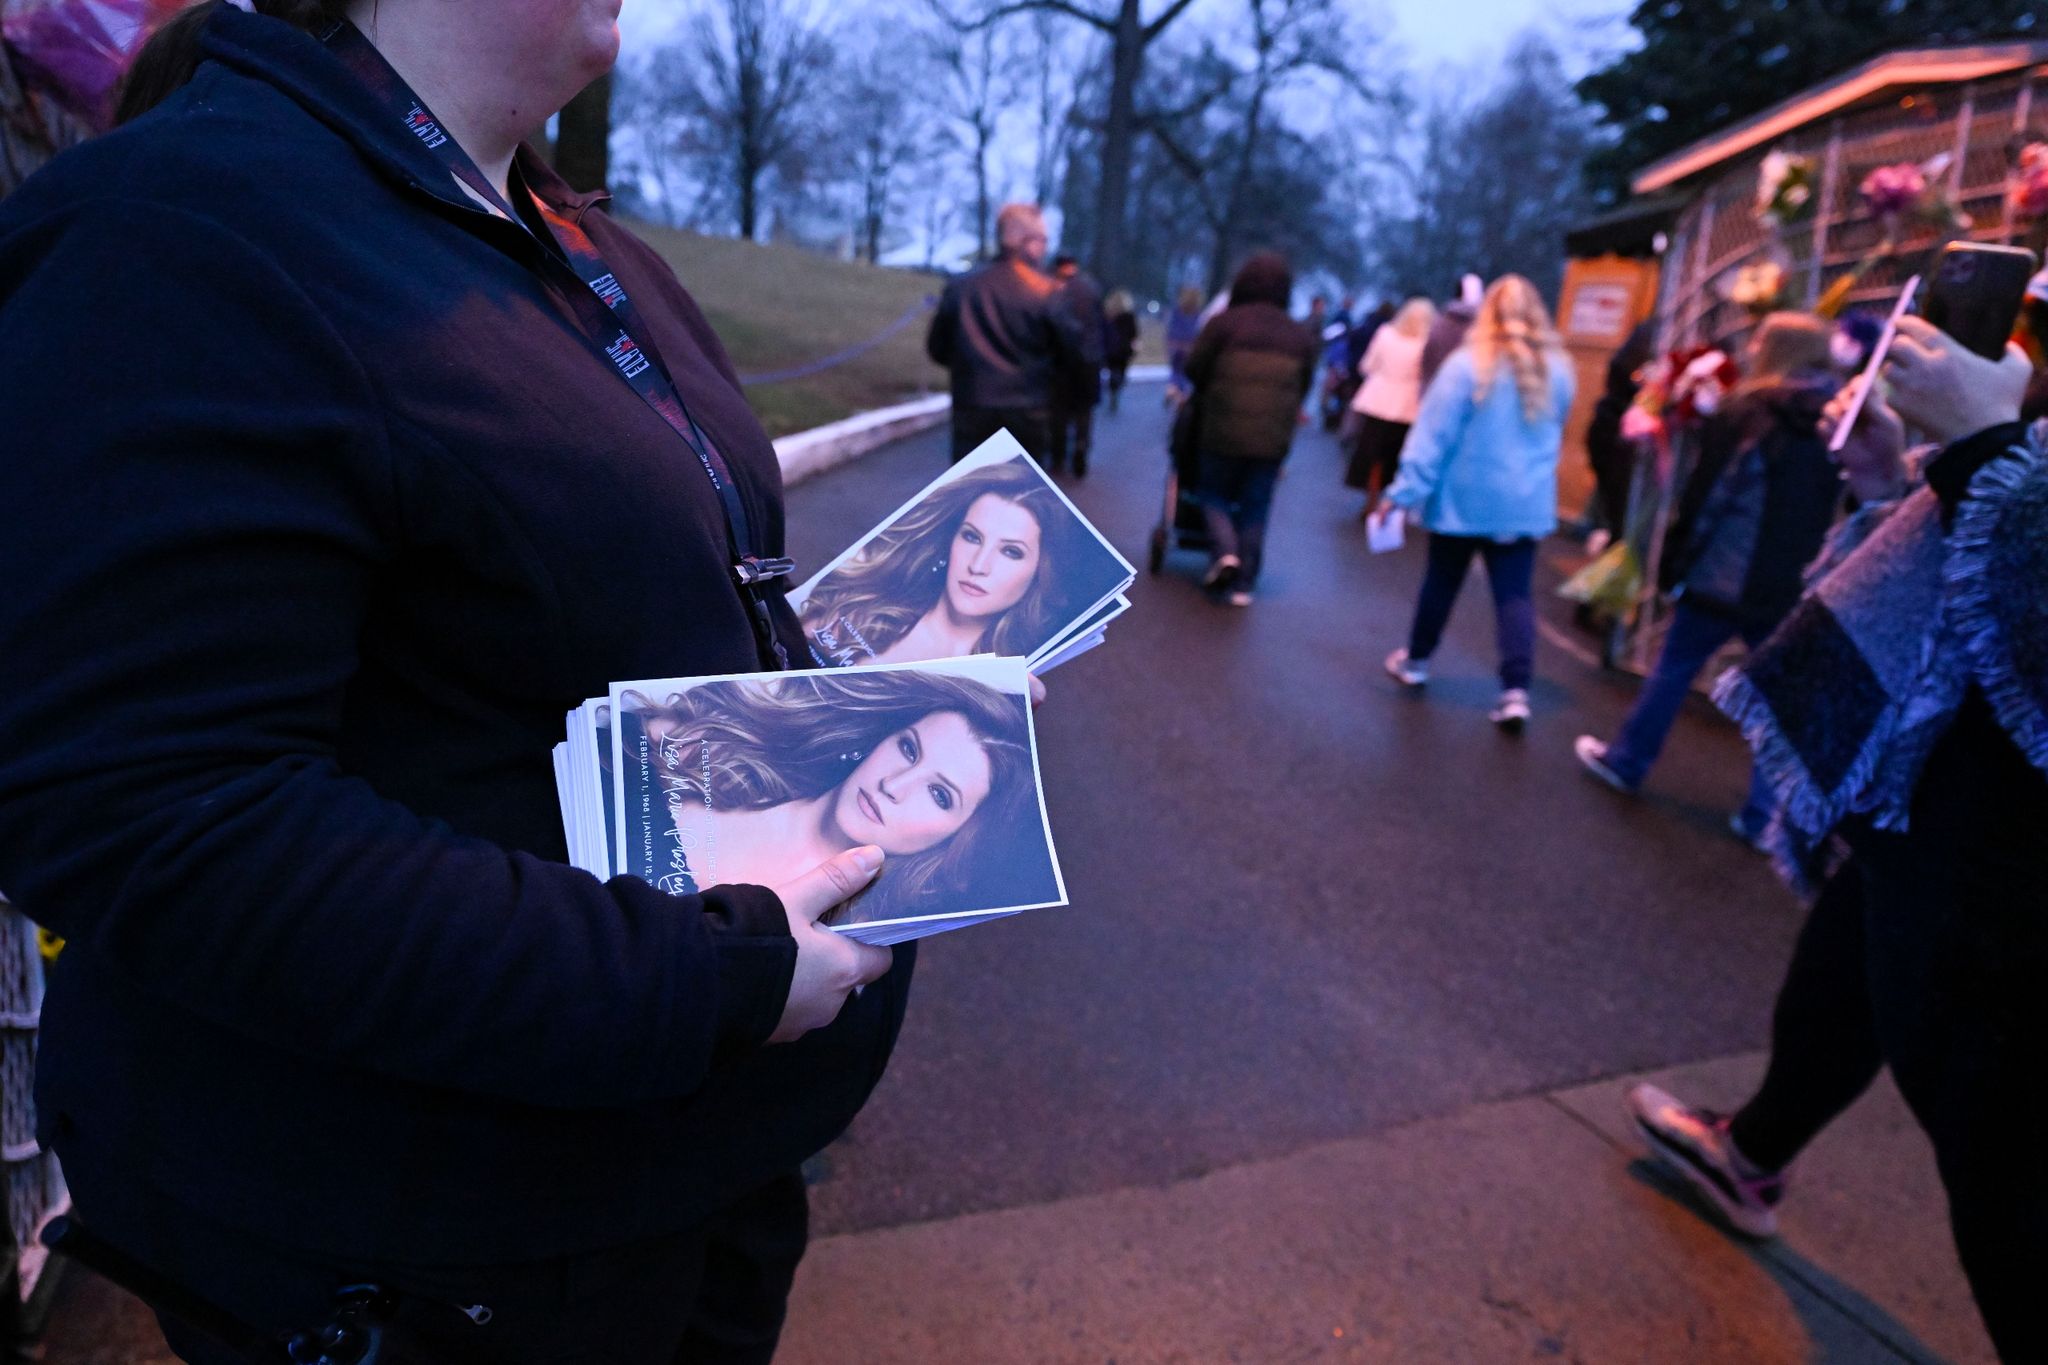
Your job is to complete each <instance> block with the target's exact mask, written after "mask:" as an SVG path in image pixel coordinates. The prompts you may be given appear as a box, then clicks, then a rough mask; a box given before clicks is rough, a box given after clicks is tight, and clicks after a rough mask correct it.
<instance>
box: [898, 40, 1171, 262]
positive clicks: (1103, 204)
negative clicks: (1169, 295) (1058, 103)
mask: <svg viewBox="0 0 2048 1365" xmlns="http://www.w3.org/2000/svg"><path fill="white" fill-rule="evenodd" d="M934 3H937V4H941V5H943V4H946V3H947V0H934ZM1193 3H1194V0H1166V3H1165V4H1164V5H1163V6H1162V7H1161V8H1160V9H1159V10H1158V11H1157V12H1156V13H1155V14H1154V15H1153V16H1152V17H1151V18H1150V19H1147V18H1146V17H1145V15H1144V0H1096V3H1095V4H1093V5H1090V4H1084V3H1082V0H982V4H981V7H980V9H979V10H978V11H972V10H970V11H967V12H964V13H963V12H956V11H953V10H946V11H945V12H946V13H947V14H948V15H949V17H950V18H951V19H952V22H954V23H955V24H956V25H961V26H972V27H981V28H986V27H990V26H993V25H995V24H998V23H1001V22H1002V21H1003V20H1005V19H1007V18H1009V17H1010V16H1011V15H1015V14H1026V13H1033V12H1041V13H1047V14H1058V15H1064V16H1066V17H1067V18H1069V19H1073V20H1077V21H1079V22H1081V23H1084V24H1087V25H1088V26H1089V27H1091V28H1093V29H1095V30H1096V31H1097V32H1098V33H1100V34H1102V35H1103V36H1105V37H1106V38H1108V39H1109V90H1108V100H1107V107H1106V109H1105V110H1104V113H1103V116H1102V118H1101V120H1100V127H1101V135H1102V142H1101V155H1102V164H1101V174H1100V176H1099V178H1098V179H1097V182H1096V203H1095V220H1094V221H1095V244H1094V251H1093V252H1092V253H1091V255H1092V259H1091V261H1090V265H1091V267H1092V268H1093V269H1094V272H1095V275H1096V278H1098V279H1101V280H1105V281H1108V282H1111V283H1115V282H1117V281H1120V280H1122V279H1123V278H1124V276H1125V270H1126V262H1125V258H1124V252H1125V244H1126V234H1127V229H1128V225H1129V214H1128V209H1129V205H1130V196H1131V158H1132V151H1133V148H1134V147H1135V145H1136V142H1137V138H1138V134H1139V132H1140V128H1139V115H1138V90H1139V87H1140V86H1141V85H1142V84H1143V82H1144V78H1145V54H1146V53H1147V51H1148V50H1149V49H1150V48H1151V46H1152V44H1153V43H1155V42H1157V41H1158V40H1159V37H1160V35H1161V34H1163V33H1165V32H1166V30H1167V29H1168V28H1169V27H1170V26H1171V25H1172V24H1173V22H1174V21H1175V20H1177V19H1179V18H1180V17H1181V16H1182V15H1183V14H1185V13H1187V11H1188V7H1189V6H1190V5H1191V4H1193Z"/></svg>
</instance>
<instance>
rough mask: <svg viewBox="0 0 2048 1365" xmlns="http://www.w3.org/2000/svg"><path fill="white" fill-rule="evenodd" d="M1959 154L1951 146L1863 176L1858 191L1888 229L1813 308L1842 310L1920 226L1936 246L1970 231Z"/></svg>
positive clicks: (1826, 313)
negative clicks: (1959, 183) (1952, 173)
mask: <svg viewBox="0 0 2048 1365" xmlns="http://www.w3.org/2000/svg"><path fill="white" fill-rule="evenodd" d="M1954 163H1955V157H1954V156H1952V155H1951V154H1950V153H1948V152H1942V153H1941V154H1940V155H1938V156H1932V157H1929V158H1928V159H1927V160H1925V161H1920V162H1913V161H1900V162H1895V163H1893V164H1891V165H1888V166H1879V167H1877V168H1876V169H1874V170H1872V171H1871V172H1870V173H1869V174H1867V175H1865V176H1864V177H1863V180H1862V182H1861V183H1859V184H1858V185H1857V187H1856V193H1857V194H1858V195H1859V196H1860V197H1861V198H1862V200H1863V207H1864V208H1865V210H1867V211H1868V212H1869V214H1870V216H1871V217H1873V218H1875V219H1877V221H1878V225H1879V227H1880V229H1881V230H1882V232H1883V234H1884V235H1883V236H1882V237H1881V238H1880V239H1879V241H1878V244H1877V250H1875V251H1873V252H1872V253H1871V254H1870V255H1868V256H1866V257H1864V258H1863V259H1862V260H1860V261H1858V262H1857V263H1856V264H1855V265H1852V266H1850V267H1849V268H1848V269H1847V270H1845V271H1843V272H1842V273H1841V274H1840V275H1837V276H1836V277H1835V279H1834V281H1833V282H1832V283H1830V284H1829V285H1828V287H1827V288H1826V289H1825V290H1823V291H1822V292H1821V296H1820V300H1819V302H1817V303H1815V304H1814V311H1815V312H1816V313H1819V314H1820V315H1821V316H1822V317H1824V318H1833V317H1836V316H1839V315H1840V313H1841V311H1842V309H1843V308H1845V307H1847V306H1848V303H1849V296H1850V295H1851V294H1853V293H1855V292H1856V288H1857V286H1858V285H1860V284H1862V283H1863V280H1864V277H1865V276H1867V275H1868V274H1869V273H1870V268H1871V267H1872V266H1874V265H1876V264H1877V263H1878V262H1879V261H1884V260H1889V259H1891V257H1892V256H1894V255H1896V254H1897V252H1898V249H1899V244H1900V243H1901V242H1903V241H1904V240H1905V239H1906V238H1907V237H1909V236H1911V235H1913V234H1914V233H1915V232H1916V231H1919V230H1921V229H1932V230H1933V232H1934V234H1935V237H1934V242H1933V245H1932V247H1931V250H1933V251H1939V250H1940V249H1941V248H1942V246H1943V245H1944V244H1945V243H1946V242H1947V241H1948V240H1949V239H1950V238H1952V237H1953V236H1955V234H1957V233H1960V232H1968V231H1969V230H1970V228H1971V227H1972V226H1974V220H1973V219H1972V218H1971V217H1970V215H1969V214H1967V213H1965V212H1963V209H1962V206H1961V205H1960V204H1958V203H1957V202H1956V198H1955V193H1954V185H1953V183H1952V182H1951V179H1950V177H1949V173H1948V172H1949V167H1950V166H1952V165H1953V164H1954Z"/></svg>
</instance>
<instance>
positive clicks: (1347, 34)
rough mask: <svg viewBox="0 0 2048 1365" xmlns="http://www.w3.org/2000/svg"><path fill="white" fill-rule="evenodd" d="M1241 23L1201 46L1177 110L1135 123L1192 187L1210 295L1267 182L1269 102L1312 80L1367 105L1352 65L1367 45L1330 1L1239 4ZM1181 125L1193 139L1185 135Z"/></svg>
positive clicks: (1368, 94)
mask: <svg viewBox="0 0 2048 1365" xmlns="http://www.w3.org/2000/svg"><path fill="white" fill-rule="evenodd" d="M1243 20H1244V31H1243V33H1242V35H1241V36H1240V35H1233V37H1234V38H1235V39H1236V40H1235V41H1226V42H1224V43H1221V44H1219V43H1214V42H1212V43H1208V44H1205V45H1204V50H1203V54H1202V58H1201V59H1200V61H1199V63H1198V69H1199V71H1200V72H1201V74H1200V75H1199V76H1198V77H1197V79H1196V80H1195V81H1194V83H1193V84H1194V88H1193V91H1192V94H1187V93H1184V94H1183V96H1182V99H1183V107H1182V108H1181V109H1179V110H1172V109H1157V110H1154V111H1152V112H1150V113H1148V114H1146V115H1145V116H1144V118H1143V120H1142V123H1143V126H1144V127H1145V128H1146V130H1147V131H1149V132H1151V133H1152V134H1153V135H1154V136H1155V137H1157V138H1159V140H1160V141H1161V143H1162V145H1163V146H1164V147H1165V148H1166V151H1167V153H1168V155H1169V156H1171V157H1172V159H1173V161H1174V163H1175V165H1176V166H1178V167H1179V168H1180V170H1181V171H1182V173H1183V174H1185V175H1186V176H1187V177H1188V178H1189V180H1190V182H1191V183H1192V184H1193V185H1194V187H1195V190H1196V198H1197V202H1198V203H1199V204H1200V206H1201V211H1202V216H1203V218H1204V219H1205V220H1206V221H1207V224H1208V227H1209V230H1210V239H1211V247H1210V255H1209V269H1208V283H1209V287H1210V289H1211V290H1215V289H1219V288H1221V287H1222V285H1223V281H1224V279H1225V277H1226V276H1227V274H1228V273H1229V270H1230V268H1231V265H1232V264H1233V262H1234V261H1235V259H1236V257H1237V255H1238V253H1239V251H1240V250H1241V249H1242V246H1243V242H1244V228H1245V227H1246V225H1247V224H1248V223H1249V221H1250V220H1251V218H1252V213H1251V210H1252V200H1253V198H1254V196H1255V195H1256V194H1257V192H1258V187H1259V185H1260V183H1261V181H1262V180H1263V179H1265V178H1266V176H1267V171H1268V167H1267V166H1266V164H1265V162H1264V161H1263V160H1262V158H1263V157H1264V156H1265V154H1266V153H1267V152H1268V150H1269V144H1270V143H1271V142H1272V141H1273V140H1274V139H1273V136H1272V134H1273V132H1274V131H1275V130H1274V128H1273V126H1272V123H1271V118H1272V109H1273V105H1274V103H1275V101H1276V100H1277V99H1278V97H1280V96H1281V95H1283V94H1284V93H1285V92H1286V91H1287V90H1288V89H1289V88H1290V87H1291V86H1296V85H1300V84H1303V83H1305V82H1307V81H1310V80H1319V81H1320V82H1321V83H1322V84H1323V85H1324V86H1325V87H1326V88H1327V89H1328V90H1329V91H1330V92H1331V93H1332V94H1333V95H1337V96H1345V95H1349V96H1355V97H1356V98H1357V99H1358V100H1361V101H1365V102H1371V101H1373V100H1374V99H1375V98H1376V96H1375V95H1374V93H1373V91H1372V90H1371V89H1370V88H1369V87H1368V85H1367V84H1366V82H1365V81H1364V79H1363V78H1362V77H1360V76H1359V74H1358V72H1357V68H1356V66H1355V65H1354V62H1355V61H1356V59H1357V58H1358V56H1360V55H1362V54H1363V53H1364V52H1365V51H1366V50H1367V42H1366V40H1365V39H1364V38H1363V37H1361V36H1360V35H1358V34H1355V33H1354V32H1352V30H1351V27H1350V25H1349V24H1348V23H1347V21H1346V18H1345V13H1344V10H1343V9H1342V8H1341V3H1340V0H1245V11H1244V16H1243ZM1219 123H1220V124H1221V125H1222V127H1221V128H1220V130H1219V129H1218V128H1217V125H1218V124H1219ZM1188 125H1192V126H1193V130H1194V133H1195V137H1196V138H1199V139H1200V142H1196V141H1194V140H1193V139H1190V138H1189V136H1188V135H1187V132H1186V128H1187V126H1188ZM1202 144H1206V145H1202ZM1219 168H1221V169H1222V170H1223V174H1222V175H1220V176H1219V175H1218V174H1216V172H1217V170H1218V169H1219Z"/></svg>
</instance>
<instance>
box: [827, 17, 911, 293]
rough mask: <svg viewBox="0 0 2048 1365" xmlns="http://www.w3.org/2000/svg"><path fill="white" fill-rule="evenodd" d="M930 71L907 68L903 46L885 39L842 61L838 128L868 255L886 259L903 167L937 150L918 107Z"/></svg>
mask: <svg viewBox="0 0 2048 1365" xmlns="http://www.w3.org/2000/svg"><path fill="white" fill-rule="evenodd" d="M929 74H930V73H929V72H928V71H925V70H920V69H918V68H916V67H915V66H912V67H910V68H908V69H906V67H905V64H904V60H903V55H902V54H901V53H900V52H899V51H896V50H894V49H890V50H884V49H883V48H882V47H881V46H880V45H870V46H869V47H868V48H867V49H866V50H864V51H860V52H856V53H852V54H849V55H848V56H846V57H845V58H844V59H843V61H842V71H841V77H842V83H841V87H840V99H839V105H840V112H841V117H840V119H839V121H838V124H837V131H838V133H839V135H840V136H841V137H842V138H843V139H844V141H845V144H846V145H845V156H846V160H847V164H848V165H849V166H850V168H851V171H850V175H849V177H848V178H849V181H850V182H851V184H852V187H853V190H854V198H855V201H856V205H855V212H854V239H855V241H854V245H855V251H856V254H858V255H861V256H863V257H865V258H866V259H867V260H869V261H878V260H880V259H881V255H882V239H883V236H884V235H885V233H886V231H887V228H888V225H889V220H890V217H891V214H892V211H893V209H894V206H895V201H896V198H897V193H898V191H899V189H900V188H901V184H900V182H901V180H902V178H903V172H904V170H905V169H906V168H907V167H908V166H910V165H913V164H915V163H916V162H917V161H918V160H919V159H921V158H922V157H923V156H924V155H925V154H926V153H927V152H929V151H932V150H934V149H933V147H932V143H933V141H934V139H933V138H932V137H931V136H930V134H929V131H928V129H927V128H926V126H925V123H924V121H923V120H922V119H921V118H919V117H918V115H917V110H916V109H915V108H914V107H913V100H914V97H915V95H916V92H917V90H918V89H919V88H920V87H921V85H922V81H923V79H924V78H925V77H926V76H928V75H929Z"/></svg>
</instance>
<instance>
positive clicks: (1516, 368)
mask: <svg viewBox="0 0 2048 1365" xmlns="http://www.w3.org/2000/svg"><path fill="white" fill-rule="evenodd" d="M1465 345H1466V346H1467V347H1468V348H1469V349H1470V350H1471V352H1472V375H1473V379H1474V384H1473V390H1472V391H1473V396H1474V398H1475V399H1477V400H1478V401H1480V402H1484V401H1485V400H1486V396H1487V395H1488V394H1489V393H1491V392H1493V381H1494V380H1495V379H1496V378H1498V377H1499V374H1500V369H1501V366H1502V364H1503V363H1505V364H1506V366H1507V370H1508V373H1509V374H1510V375H1511V376H1513V378H1514V382H1515V389H1516V391H1517V392H1518V393H1520V394H1521V396H1522V416H1523V417H1524V418H1526V419H1527V420H1529V421H1531V422H1533V421H1536V420H1537V419H1538V418H1540V417H1542V416H1543V414H1544V411H1545V409H1547V408H1548V407H1549V406H1550V367H1551V366H1553V365H1560V364H1563V363H1564V342H1563V340H1562V339H1561V338H1560V337H1559V336H1558V334H1557V329H1556V328H1555V327H1553V326H1551V325H1550V310H1549V309H1547V308H1545V307H1544V306H1543V296H1542V295H1541V294H1539V293H1537V292H1536V286H1535V285H1533V284H1531V283H1529V282H1528V281H1527V280H1525V279H1523V278H1522V277H1521V276H1520V275H1503V276H1501V277H1500V278H1499V279H1497V280H1495V281H1494V282H1493V284H1492V285H1491V286H1490V287H1489V288H1488V289H1487V291H1486V297H1485V298H1483V299H1481V300H1480V301H1479V315H1478V316H1477V317H1475V318H1473V319H1472V330H1471V332H1470V333H1469V334H1467V336H1466V338H1465Z"/></svg>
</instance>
